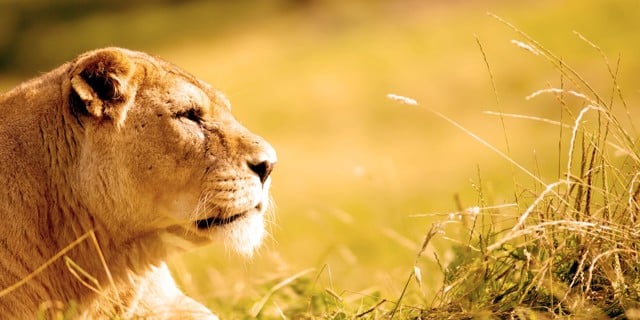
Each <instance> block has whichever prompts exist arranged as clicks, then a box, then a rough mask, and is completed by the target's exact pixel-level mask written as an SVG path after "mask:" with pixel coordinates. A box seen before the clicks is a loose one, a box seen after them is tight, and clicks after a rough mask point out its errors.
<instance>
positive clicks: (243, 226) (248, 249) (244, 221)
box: [215, 213, 266, 257]
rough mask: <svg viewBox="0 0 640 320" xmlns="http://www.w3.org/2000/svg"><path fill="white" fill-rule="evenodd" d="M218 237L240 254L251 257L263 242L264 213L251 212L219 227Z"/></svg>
mask: <svg viewBox="0 0 640 320" xmlns="http://www.w3.org/2000/svg"><path fill="white" fill-rule="evenodd" d="M215 232H216V233H217V234H216V237H220V238H221V239H222V241H223V243H224V244H225V246H227V247H228V248H230V249H232V250H234V251H236V252H238V253H239V254H241V255H243V256H246V257H251V256H253V253H254V252H255V250H256V249H257V248H259V247H260V244H262V239H263V238H264V236H265V233H266V232H265V226H264V214H262V213H250V214H246V215H244V216H243V217H241V218H239V219H238V220H237V221H236V222H234V223H231V224H228V225H226V226H223V227H220V228H217V230H216V231H215Z"/></svg>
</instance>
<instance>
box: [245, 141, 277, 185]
mask: <svg viewBox="0 0 640 320" xmlns="http://www.w3.org/2000/svg"><path fill="white" fill-rule="evenodd" d="M260 149H261V150H260V152H258V154H257V155H256V156H255V157H254V158H253V159H250V160H249V161H248V163H247V164H248V165H249V169H251V171H253V172H255V173H256V174H257V175H258V177H259V178H260V182H262V184H264V182H265V181H267V179H268V178H269V175H270V174H271V171H273V167H274V166H275V164H276V161H277V157H276V152H275V150H274V149H273V147H271V146H270V145H268V144H266V145H262V146H261V148H260Z"/></svg>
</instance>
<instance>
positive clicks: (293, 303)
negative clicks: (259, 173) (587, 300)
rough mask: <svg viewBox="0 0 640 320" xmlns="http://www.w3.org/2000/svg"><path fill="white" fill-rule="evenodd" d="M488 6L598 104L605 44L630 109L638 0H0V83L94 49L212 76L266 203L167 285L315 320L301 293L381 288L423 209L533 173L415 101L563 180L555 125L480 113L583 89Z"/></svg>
mask: <svg viewBox="0 0 640 320" xmlns="http://www.w3.org/2000/svg"><path fill="white" fill-rule="evenodd" d="M487 12H491V13H494V14H496V15H498V16H500V17H502V18H503V19H505V20H507V21H509V22H511V23H513V24H514V25H516V26H517V27H518V28H520V29H522V30H523V31H525V32H527V33H528V34H529V35H530V36H532V37H533V38H534V39H536V40H537V41H538V42H539V43H541V44H542V45H544V46H545V47H546V48H548V49H549V50H551V51H553V52H554V53H555V54H556V55H557V56H559V57H562V58H563V60H565V61H566V63H567V64H568V65H570V66H572V67H573V68H574V69H575V70H577V71H578V72H580V73H581V74H582V75H583V77H584V78H585V79H586V80H587V81H588V82H589V83H590V84H591V85H592V86H593V88H594V89H595V90H597V91H598V92H600V93H602V95H603V96H604V97H607V98H610V97H611V96H612V95H613V94H614V93H613V88H614V84H613V81H612V77H611V75H610V73H609V71H608V69H607V64H606V61H605V59H604V58H603V56H602V54H604V55H605V56H606V57H607V58H608V61H609V64H610V66H611V68H612V69H614V71H615V70H616V67H617V66H619V71H617V82H618V85H620V86H621V87H622V92H623V93H624V95H625V99H626V101H627V104H628V106H629V108H628V110H629V113H630V115H631V116H630V117H629V119H635V118H636V117H635V116H636V115H637V114H638V111H639V110H637V109H638V108H637V107H636V106H637V104H634V102H637V99H638V96H639V94H640V87H639V86H640V82H639V81H638V80H637V77H638V74H640V54H639V53H638V52H639V49H640V38H639V37H640V36H639V35H638V31H639V30H640V2H638V1H636V0H628V1H626V0H614V1H597V0H565V1H551V0H548V1H546V0H541V1H535V2H534V1H529V2H527V3H526V4H525V2H522V1H506V0H505V1H473V0H470V1H464V0H456V1H438V0H433V1H429V0H424V1H419V0H402V1H381V0H379V1H375V0H368V1H365V0H362V1H358V0H354V1H338V0H334V1H331V0H325V1H322V0H275V1H177V0H164V1H152V0H145V1H122V0H116V1H106V0H95V1H84V0H60V1H45V0H42V1H40V0H0V91H6V90H8V89H9V88H11V87H12V86H14V85H16V84H18V83H20V82H22V81H24V80H26V79H28V78H30V77H34V76H37V75H39V74H41V73H43V72H46V71H48V70H50V69H52V68H54V67H55V66H57V65H60V64H62V63H63V62H65V61H67V60H70V59H72V58H74V57H75V56H76V55H78V54H79V53H82V52H83V51H86V50H90V49H94V48H99V47H104V46H121V47H127V48H130V49H134V50H141V51H146V52H149V53H152V54H154V55H158V56H160V57H162V58H164V59H166V60H169V61H171V62H173V63H175V64H177V65H179V66H181V67H182V68H184V69H185V70H187V71H189V72H191V73H193V74H194V75H196V76H197V77H199V78H201V79H203V80H205V81H207V82H209V83H211V84H212V85H214V86H215V87H216V88H218V89H220V90H222V91H223V92H225V93H226V94H227V96H228V97H229V98H230V100H231V101H232V104H233V106H234V108H233V111H234V113H235V115H236V117H237V118H238V119H239V120H240V121H241V122H243V123H244V124H245V125H246V126H247V127H248V128H250V129H251V130H252V131H254V132H256V133H258V134H260V135H262V136H263V137H265V138H266V139H267V140H269V141H270V142H271V143H272V145H274V146H275V148H276V149H277V151H278V155H279V163H278V166H277V168H276V170H275V172H274V174H273V196H274V199H275V202H276V214H275V216H274V218H273V220H274V223H273V224H272V225H271V227H270V231H271V237H270V239H268V240H267V243H266V245H265V247H264V248H263V249H262V250H261V251H260V253H259V254H258V255H257V256H256V257H255V258H253V259H251V260H249V261H247V260H243V259H241V258H238V257H236V256H235V255H234V254H233V253H231V252H229V251H228V250H227V249H225V248H224V247H222V246H220V245H212V246H209V247H206V248H202V249H199V250H197V251H195V252H192V253H189V254H187V255H185V256H183V257H176V258H175V259H173V260H172V261H171V265H172V267H173V270H174V271H175V274H176V277H177V278H178V279H179V282H180V283H181V285H182V286H183V288H184V289H185V290H186V291H188V292H189V293H190V294H191V295H192V296H194V297H196V298H197V299H199V300H202V301H205V302H206V303H207V304H208V305H209V306H210V307H212V308H213V309H214V310H215V311H216V312H218V313H220V314H221V315H222V316H223V318H228V319H234V318H242V317H249V316H250V315H251V314H250V311H248V310H250V308H251V306H253V305H254V304H255V303H256V302H258V301H260V299H262V298H266V297H270V298H269V299H268V300H265V301H266V302H265V304H264V311H263V313H262V314H263V315H265V317H267V318H268V317H269V315H277V314H279V313H280V312H282V313H283V314H285V315H287V316H288V317H293V318H295V317H296V314H300V313H302V312H304V311H306V312H308V311H310V310H311V309H313V310H311V313H312V314H317V315H319V314H322V312H325V311H327V310H323V309H322V308H323V306H327V304H319V306H318V304H315V303H314V299H315V298H316V297H318V295H317V294H315V293H314V292H317V291H318V290H319V291H321V292H322V291H324V292H330V293H331V294H332V295H335V296H337V297H335V299H336V300H337V301H338V302H339V303H344V304H350V305H352V306H353V307H352V308H356V309H357V308H362V306H363V305H367V304H368V303H370V302H364V301H365V300H368V301H378V300H380V299H383V298H384V299H389V300H395V299H397V297H398V296H399V295H400V293H401V291H402V289H403V286H404V284H405V281H406V279H407V277H408V275H409V274H410V273H411V272H412V268H413V265H414V262H416V254H417V253H418V251H419V250H420V246H421V242H422V240H423V238H424V236H425V235H426V233H427V230H428V229H429V227H430V226H431V224H432V223H433V222H436V221H446V220H448V219H449V218H450V217H449V215H448V213H449V212H456V211H459V210H462V209H464V208H468V207H473V206H494V205H509V204H511V203H513V202H514V198H515V196H514V195H515V194H516V193H526V190H527V188H535V187H536V185H535V183H534V181H533V179H532V178H531V177H529V176H528V175H526V174H524V173H523V172H522V171H521V170H519V169H517V168H514V167H513V166H512V165H510V164H509V162H507V161H505V160H504V159H503V158H501V157H500V156H498V155H497V154H496V153H495V152H493V151H491V150H490V149H489V148H487V147H485V146H483V145H482V144H480V143H478V142H477V141H476V140H474V139H473V138H471V137H470V136H469V135H468V134H466V133H464V132H463V131H461V130H460V129H457V128H455V127H454V126H452V125H450V124H449V123H447V122H446V121H444V120H442V119H440V118H438V117H435V116H434V115H433V114H431V113H429V112H428V111H426V109H425V108H430V109H434V110H437V111H439V112H442V113H443V114H445V115H447V116H448V117H450V118H451V119H453V120H455V121H456V122H458V123H460V124H461V125H462V126H463V127H465V128H466V129H468V130H469V131H471V132H474V133H475V134H477V135H478V136H480V137H482V138H483V139H485V140H486V141H488V142H489V143H491V144H492V145H494V146H496V147H497V148H498V149H500V150H502V151H503V152H505V153H506V154H508V155H509V156H510V157H511V158H512V159H513V160H515V161H516V162H518V163H519V164H521V165H522V166H523V167H525V168H527V169H528V170H530V171H531V172H533V173H535V174H536V175H538V176H539V177H540V178H541V179H542V180H543V181H545V182H547V183H549V182H553V181H554V180H556V179H558V178H559V177H561V176H562V171H563V169H562V168H563V166H564V165H565V164H564V162H563V161H564V158H563V157H564V156H563V154H564V152H565V150H562V146H559V140H560V138H562V137H564V136H566V135H567V130H566V129H565V131H564V132H563V131H562V130H561V129H560V127H559V126H557V125H551V124H548V123H543V122H540V121H533V120H523V119H512V118H500V117H497V116H495V115H488V114H486V113H485V111H500V112H505V113H513V114H519V115H530V116H535V117H540V118H548V119H552V120H556V121H563V122H565V123H569V124H571V123H572V122H573V118H572V115H573V116H575V114H576V113H577V112H578V111H579V110H580V108H581V107H583V106H584V105H582V104H581V103H580V102H579V101H577V100H576V101H573V100H571V99H570V98H567V101H568V102H567V105H566V106H565V107H566V109H564V110H565V112H564V113H561V109H562V108H561V106H560V104H559V103H558V102H557V101H556V98H555V97H554V96H553V95H543V96H541V97H539V98H535V99H530V100H527V99H525V97H526V96H528V95H529V94H531V93H532V92H534V91H536V90H539V89H544V88H550V87H559V86H560V85H561V84H562V85H563V86H565V87H567V88H574V89H576V90H581V89H584V88H580V87H578V86H575V85H572V84H570V83H564V82H563V79H562V78H561V77H560V75H559V73H558V72H557V71H556V70H554V68H553V66H552V65H551V64H549V63H548V62H546V61H544V60H543V59H541V58H540V57H538V56H536V55H534V54H532V53H531V52H528V51H527V50H524V49H523V48H520V47H518V46H516V45H514V44H513V43H512V42H511V40H512V39H519V40H524V38H523V37H522V36H521V35H519V34H518V33H517V32H514V30H512V29H511V28H509V27H508V26H506V25H505V24H503V23H501V22H499V21H498V20H496V19H495V18H493V17H491V16H489V15H487ZM574 31H578V32H579V33H580V34H582V35H584V36H585V37H586V38H588V39H589V40H590V41H592V42H593V43H595V44H597V45H598V46H599V47H600V48H601V50H602V52H599V51H598V50H596V49H594V48H593V47H592V46H590V45H589V44H588V43H587V42H585V41H583V40H581V39H580V38H579V36H578V35H576V34H575V33H574ZM478 43H480V44H481V45H482V49H483V51H484V53H485V54H486V62H487V63H488V64H489V66H490V68H491V75H492V76H493V79H494V81H495V88H496V89H495V90H494V88H493V87H492V83H491V77H490V73H489V72H488V71H487V65H486V63H485V60H484V58H483V53H482V52H481V50H480V46H479V44H478ZM388 93H395V94H400V95H404V96H408V97H411V98H414V99H416V100H417V101H418V102H419V103H420V104H421V106H410V105H403V104H399V103H398V102H395V101H391V100H390V99H388V98H387V97H386V95H387V94H388ZM496 97H497V98H496ZM537 187H538V188H539V187H540V186H539V185H538V186H537ZM514 212H515V211H514ZM421 214H429V215H428V216H421V217H416V216H415V215H421ZM503 219H504V220H505V221H507V220H509V217H508V214H505V215H504V216H503ZM455 241H464V240H461V237H460V236H459V235H456V234H455V232H449V233H448V232H447V229H446V228H445V229H444V234H443V235H440V236H437V237H435V238H434V240H433V241H432V242H431V243H430V244H429V246H428V247H427V251H426V252H425V253H424V255H423V257H422V258H420V259H419V261H418V264H419V266H420V267H421V268H422V272H423V274H422V276H423V279H422V280H423V285H422V286H421V287H418V286H417V285H411V286H410V288H409V290H410V291H411V292H412V295H411V299H412V300H410V301H412V303H415V304H416V305H421V306H424V305H425V303H426V305H427V306H428V305H429V303H430V301H431V299H432V298H433V296H434V294H435V292H436V291H437V290H439V289H440V286H441V284H442V272H441V269H442V267H443V266H446V265H447V264H448V263H449V262H451V261H453V260H454V259H455V250H453V249H452V248H453V246H452V244H455ZM301 271H306V273H304V275H303V276H300V277H298V276H297V275H298V272H301ZM293 278H295V281H293V280H294V279H293ZM287 279H290V280H292V281H290V282H286V281H285V282H286V283H285V284H286V285H283V286H277V284H278V283H280V282H281V281H283V280H287ZM276 289H277V290H276ZM314 308H317V309H314Z"/></svg>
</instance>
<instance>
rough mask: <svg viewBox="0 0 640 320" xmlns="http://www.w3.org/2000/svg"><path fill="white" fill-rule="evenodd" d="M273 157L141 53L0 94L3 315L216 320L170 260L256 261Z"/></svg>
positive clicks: (112, 51) (185, 81)
mask: <svg viewBox="0 0 640 320" xmlns="http://www.w3.org/2000/svg"><path fill="white" fill-rule="evenodd" d="M275 161H276V159H275V152H274V150H273V149H272V148H271V146H270V145H269V144H268V143H267V142H265V141H264V140H263V139H262V138H260V137H258V136H256V135H254V134H253V133H251V132H249V131H248V130H247V129H245V128H244V127H243V126H242V125H240V124H239V123H238V122H237V121H236V120H235V119H234V118H233V116H232V115H231V112H230V107H229V103H228V101H227V100H226V99H225V98H224V96H223V95H222V94H220V93H219V92H217V91H216V90H214V89H213V88H211V87H210V86H209V85H207V84H205V83H203V82H202V81H199V80H198V79H196V78H194V77H193V76H191V75H189V74H188V73H186V72H184V71H182V70H181V69H179V68H177V67H175V66H173V65H171V64H169V63H167V62H165V61H162V60H160V59H158V58H155V57H152V56H149V55H147V54H144V53H141V52H134V51H129V50H126V49H119V48H106V49H100V50H96V51H92V52H88V53H85V54H83V55H81V56H79V57H78V58H76V59H75V60H73V61H71V62H69V63H66V64H64V65H62V66H60V67H59V68H57V69H55V70H53V71H51V72H49V73H47V74H44V75H42V76H40V77H38V78H35V79H33V80H30V81H28V82H26V83H24V84H22V85H20V86H18V87H16V88H14V89H13V90H11V91H9V92H7V93H5V94H3V95H2V96H0V164H1V165H0V185H1V186H2V191H1V192H0V219H2V223H1V224H0V290H2V291H1V292H0V315H2V318H3V319H4V318H9V319H30V318H33V317H34V315H36V313H37V312H38V310H40V312H44V313H43V314H44V316H45V317H47V318H48V317H51V316H52V315H53V313H54V312H55V310H67V311H69V310H76V312H75V314H74V316H75V317H81V318H96V317H110V316H117V317H120V318H140V317H143V318H153V319H164V318H167V319H173V318H180V319H216V317H215V316H214V315H213V314H212V313H211V312H210V311H208V310H207V309H206V308H205V307H204V306H202V305H200V304H199V303H197V302H195V301H194V300H192V299H190V298H188V297H186V296H185V295H184V294H183V293H182V292H180V290H179V289H178V288H177V287H176V285H175V283H174V281H173V279H172V278H171V275H170V274H169V272H168V269H167V267H166V265H165V264H164V262H163V260H164V259H165V258H166V257H167V255H169V254H171V253H172V252H176V251H180V250H182V249H185V248H188V247H191V246H193V245H199V244H205V243H209V242H210V241H213V240H215V239H221V240H223V241H225V242H227V243H229V244H230V245H231V246H233V247H234V248H235V249H237V250H238V251H240V252H242V253H246V254H250V253H251V252H252V250H254V248H256V246H258V245H259V243H260V241H261V239H262V235H263V233H264V223H263V215H264V211H265V210H266V207H267V203H268V189H269V184H270V179H269V173H270V171H271V168H272V166H273V164H274V163H275ZM88 235H89V236H88ZM92 235H95V239H96V240H97V241H93V238H92ZM83 237H84V238H83ZM78 239H80V241H77V240H78ZM74 241H76V242H77V243H76V245H75V246H73V247H69V245H70V244H72V243H73V242H74ZM96 244H97V245H98V246H99V250H98V247H97V245H96ZM61 250H66V252H64V254H63V255H62V256H61V257H60V258H58V259H54V260H53V262H51V263H47V261H49V260H51V259H52V258H53V257H55V256H56V255H57V254H58V253H59V252H61ZM102 256H103V257H104V260H102ZM105 266H106V267H105ZM3 289H4V290H3Z"/></svg>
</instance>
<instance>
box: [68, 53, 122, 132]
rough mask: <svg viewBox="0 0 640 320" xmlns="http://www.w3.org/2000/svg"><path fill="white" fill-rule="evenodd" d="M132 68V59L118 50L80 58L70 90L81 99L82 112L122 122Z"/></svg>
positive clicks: (73, 73) (73, 71)
mask: <svg viewBox="0 0 640 320" xmlns="http://www.w3.org/2000/svg"><path fill="white" fill-rule="evenodd" d="M133 68H134V66H133V63H132V61H131V59H130V58H129V57H128V56H127V55H126V54H125V53H124V52H123V51H122V50H121V49H117V48H107V49H101V50H97V51H93V52H89V53H87V54H85V55H82V56H80V58H78V60H77V61H76V62H75V66H74V67H73V69H72V72H71V89H72V90H73V91H74V92H75V93H76V94H77V96H78V97H79V98H80V100H82V103H83V104H84V108H83V110H82V111H83V113H86V114H89V115H92V116H94V117H97V118H103V117H108V118H110V119H114V120H116V121H118V122H119V121H120V120H121V118H123V116H124V113H125V110H123V107H124V104H126V102H127V101H128V99H129V96H130V92H129V91H130V86H131V84H130V83H129V82H130V79H131V75H132V74H133ZM76 111H77V110H76Z"/></svg>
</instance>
